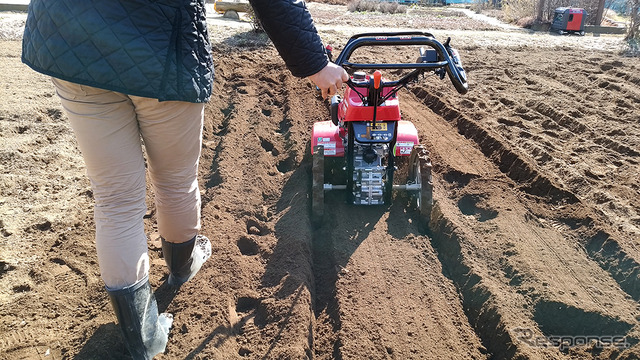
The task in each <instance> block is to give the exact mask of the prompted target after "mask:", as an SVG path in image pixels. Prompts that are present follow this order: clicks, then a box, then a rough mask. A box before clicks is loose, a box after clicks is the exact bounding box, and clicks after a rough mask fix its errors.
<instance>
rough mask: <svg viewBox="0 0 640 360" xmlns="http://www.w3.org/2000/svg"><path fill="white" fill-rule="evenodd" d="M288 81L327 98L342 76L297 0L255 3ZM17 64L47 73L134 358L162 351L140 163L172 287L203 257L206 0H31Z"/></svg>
mask: <svg viewBox="0 0 640 360" xmlns="http://www.w3.org/2000/svg"><path fill="white" fill-rule="evenodd" d="M252 5H253V6H254V8H255V12H256V14H257V15H258V17H259V18H260V19H261V22H262V24H263V26H264V28H265V30H266V32H267V34H268V35H269V36H270V37H271V39H272V41H273V43H274V45H275V46H276V48H277V50H278V52H279V54H280V55H281V57H282V58H283V60H284V61H285V64H286V65H287V67H288V69H289V70H290V71H291V73H292V74H293V75H295V76H298V77H308V78H309V79H310V80H311V81H313V82H314V83H315V84H316V85H317V86H318V87H319V88H320V89H321V90H322V94H323V96H324V97H325V98H326V97H327V96H329V95H332V94H335V93H336V92H337V89H339V88H340V87H341V86H342V82H343V81H346V80H347V79H348V75H347V73H346V72H345V71H344V70H343V69H342V68H340V67H338V66H336V65H335V64H333V63H331V62H329V61H328V59H327V56H326V55H325V51H324V47H323V46H322V42H321V40H320V38H319V36H318V34H317V32H316V29H315V27H314V25H313V22H312V19H311V16H310V14H309V12H308V11H307V9H306V6H305V4H304V2H302V1H298V0H270V1H266V0H252ZM22 50H23V51H22V60H23V62H24V63H25V64H27V65H28V66H30V67H31V68H33V69H34V70H36V71H38V72H41V73H43V74H47V75H50V76H51V77H52V81H53V84H54V86H55V88H56V92H57V94H58V96H59V98H60V101H61V103H62V106H63V108H64V109H65V112H66V114H67V116H68V118H69V121H70V124H71V127H72V129H73V131H74V133H75V135H76V138H77V140H78V145H79V148H80V150H81V152H82V155H83V158H84V160H85V164H86V167H87V175H88V176H89V179H90V181H91V186H92V189H93V195H94V198H95V207H94V219H95V223H96V249H97V253H98V263H99V266H100V273H101V277H102V279H103V281H104V282H105V287H106V290H107V293H108V294H109V297H110V300H111V303H112V306H113V308H114V311H115V313H116V317H117V319H118V323H119V325H120V328H121V330H122V333H123V336H124V340H125V345H126V347H127V349H128V350H129V352H130V353H131V355H132V356H133V357H134V358H135V359H150V358H153V357H154V356H155V355H156V354H158V353H160V352H164V350H165V347H166V343H167V338H168V333H169V330H170V327H171V324H172V317H171V315H170V314H159V313H158V308H157V304H156V300H155V297H154V294H153V291H152V289H151V287H150V284H149V277H148V276H149V257H148V253H147V239H146V235H145V233H144V226H143V220H142V219H143V216H144V215H145V213H146V205H145V197H146V194H145V190H146V185H145V171H146V170H145V160H144V158H143V152H142V147H141V138H142V140H143V141H144V146H145V150H146V153H147V161H148V169H149V175H150V179H151V182H152V184H153V186H154V192H155V202H156V211H157V221H158V229H159V232H160V235H161V239H162V252H163V257H164V259H165V262H166V264H167V266H168V268H169V277H168V279H167V282H168V283H169V285H171V286H173V287H175V288H177V287H179V286H180V285H182V284H183V283H185V282H186V281H188V280H190V279H191V278H193V276H194V275H195V274H196V273H197V272H198V271H199V269H200V268H201V266H202V265H203V264H204V262H205V261H206V260H207V259H208V258H209V257H210V255H211V243H210V241H209V240H208V239H207V238H206V237H205V236H203V235H202V234H199V229H200V191H199V188H198V182H197V169H198V159H199V156H200V149H201V144H202V124H203V114H204V103H205V102H206V101H208V100H209V98H210V96H211V90H212V83H213V78H214V69H213V61H212V55H211V47H210V44H209V39H208V34H207V26H206V12H205V0H82V1H79V0H31V3H30V6H29V12H28V17H27V23H26V26H25V32H24V38H23V49H22Z"/></svg>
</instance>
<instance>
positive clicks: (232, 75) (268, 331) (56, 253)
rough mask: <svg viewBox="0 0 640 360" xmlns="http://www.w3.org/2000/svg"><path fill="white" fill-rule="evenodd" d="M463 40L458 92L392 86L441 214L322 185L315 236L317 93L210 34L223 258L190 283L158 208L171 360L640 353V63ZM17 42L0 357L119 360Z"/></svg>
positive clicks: (270, 58) (157, 266)
mask: <svg viewBox="0 0 640 360" xmlns="http://www.w3.org/2000/svg"><path fill="white" fill-rule="evenodd" d="M495 33H496V36H505V37H509V34H507V33H499V32H495ZM465 34H466V35H465V36H464V37H463V38H465V39H461V41H460V42H459V43H460V44H463V47H462V49H461V53H462V57H463V61H464V64H465V66H466V69H467V72H468V74H469V78H470V85H471V91H470V92H469V93H468V94H467V95H465V96H459V95H458V94H457V93H456V92H455V90H453V88H452V86H451V85H450V84H449V83H448V82H447V81H440V80H438V79H437V78H436V77H429V78H427V79H426V80H425V81H423V82H421V83H419V84H416V85H415V86H413V87H412V88H411V91H403V92H402V93H400V98H401V110H402V115H403V118H404V119H405V120H410V121H412V122H414V124H416V127H417V128H418V131H419V134H420V138H421V142H422V143H423V144H425V146H426V147H427V148H428V149H429V151H430V152H431V157H432V159H433V162H434V170H435V181H434V182H435V197H436V200H437V206H436V208H435V210H434V214H433V218H432V221H431V223H430V224H429V226H428V227H427V226H426V224H423V223H421V222H420V221H419V218H418V216H417V214H416V213H415V211H413V210H412V209H411V207H410V206H408V203H409V201H408V199H407V197H406V196H404V195H402V194H398V195H396V196H395V199H394V202H393V204H392V205H391V206H388V207H355V206H349V205H346V204H345V203H344V197H343V194H341V193H340V192H335V193H334V192H330V193H328V195H327V200H326V201H327V210H328V214H327V216H326V221H325V223H324V225H323V226H321V227H320V228H318V229H314V228H313V227H312V226H311V223H310V219H309V188H310V163H311V162H310V154H309V136H310V133H311V126H312V124H313V122H316V121H322V120H325V119H327V116H328V109H327V106H326V104H325V103H323V102H322V101H321V100H320V99H319V98H318V94H317V92H316V91H315V89H314V88H313V87H312V86H311V85H310V83H308V82H307V81H305V80H300V79H296V78H294V77H292V76H291V75H290V74H289V73H288V72H287V71H286V70H285V67H284V65H283V64H282V62H281V60H280V59H279V58H278V56H277V54H276V52H275V50H274V49H273V48H271V47H266V48H257V47H246V46H244V47H243V46H230V45H228V44H230V43H233V44H239V43H242V44H247V43H255V42H252V41H253V40H252V41H248V42H247V41H245V40H246V39H247V38H248V37H251V36H252V35H247V34H241V35H238V36H239V38H235V39H233V41H229V42H222V43H219V44H216V45H215V49H214V50H215V52H216V54H218V56H217V59H218V60H216V79H217V82H216V85H215V89H214V96H213V98H212V100H211V102H210V103H209V104H207V107H206V115H205V129H204V143H203V155H202V159H201V162H200V175H201V179H200V180H201V185H202V192H203V193H202V199H203V229H202V231H203V233H204V234H206V235H207V236H208V237H209V238H210V239H212V240H213V256H212V258H211V259H210V260H209V261H208V262H207V263H206V264H205V266H204V267H203V269H202V272H201V273H200V274H199V275H198V277H196V278H195V279H194V280H193V281H191V282H189V283H187V284H186V285H185V286H183V288H181V290H180V292H178V293H174V292H172V291H171V290H169V289H168V288H167V287H166V285H165V284H164V282H165V280H166V275H167V272H166V269H165V267H164V265H163V263H164V260H163V259H162V258H161V251H160V246H159V241H158V235H157V230H156V228H155V225H154V223H155V219H154V217H155V213H154V211H153V205H152V202H151V201H150V202H149V209H150V210H149V212H148V215H147V216H146V220H145V222H146V223H145V226H146V230H147V232H148V234H149V238H150V242H149V249H150V256H151V258H152V269H151V283H152V286H153V288H154V289H156V295H157V298H158V303H159V307H160V309H161V310H163V311H164V310H166V311H168V312H171V313H173V314H174V316H175V321H174V327H173V329H172V331H171V334H170V336H171V340H170V342H169V345H168V348H167V352H166V354H164V355H160V356H158V358H166V359H174V358H189V359H193V358H223V359H228V358H229V359H231V358H250V359H258V358H260V359H265V358H266V359H272V358H291V359H300V358H319V359H341V358H367V359H387V358H393V359H412V358H413V359H423V358H434V359H442V358H468V359H481V358H496V359H507V358H516V357H517V358H532V359H538V358H558V359H565V358H566V359H569V358H598V359H611V358H621V359H632V358H637V357H638V356H640V350H639V345H637V343H638V340H639V338H640V333H639V327H638V319H639V318H640V310H639V309H638V306H637V302H638V301H640V291H638V289H639V288H640V287H639V286H638V280H639V273H640V266H639V265H638V259H640V253H639V252H638V249H639V248H640V244H639V243H638V239H640V230H639V228H640V215H639V213H640V209H639V205H638V201H637V199H638V195H639V194H640V189H639V188H638V186H639V185H638V182H637V179H638V178H639V176H640V173H639V171H640V165H639V164H638V161H639V154H640V138H639V136H640V129H639V126H640V123H639V122H638V115H637V114H638V113H640V90H639V89H640V87H639V85H640V78H639V77H638V74H639V73H640V69H639V67H640V66H639V65H638V62H637V61H636V60H634V59H628V58H622V57H619V56H617V55H615V54H614V53H612V52H603V51H597V50H592V49H590V50H583V49H579V48H569V47H562V46H561V47H555V48H553V47H550V45H549V44H548V43H545V44H541V45H540V46H537V45H535V46H534V45H532V46H521V45H520V46H511V47H506V48H499V47H487V46H479V45H477V44H478V43H481V42H482V41H484V40H486V37H485V35H483V37H475V35H474V34H475V33H471V32H470V33H465ZM331 36H336V35H335V34H332V35H331ZM344 36H345V35H344V34H339V35H338V36H336V37H339V38H342V37H344ZM518 36H521V35H518ZM461 37H462V36H461ZM555 38H556V37H552V36H549V37H547V38H545V39H552V40H553V39H555ZM239 40H242V41H239ZM560 40H561V41H562V42H566V41H569V40H567V39H566V38H564V39H560ZM596 40H597V39H594V40H593V42H589V44H595V41H596ZM545 41H546V40H545ZM604 41H608V39H604ZM338 50H339V49H338ZM19 54H20V43H19V42H16V41H3V42H0V57H1V58H2V62H1V63H0V64H1V65H0V66H2V70H3V74H5V75H4V79H5V82H4V83H3V84H4V86H3V87H2V88H0V93H1V94H2V95H3V96H2V97H3V98H4V99H5V101H4V102H3V103H2V104H0V136H2V139H3V142H2V144H1V145H0V156H1V158H2V164H3V167H2V173H1V174H0V183H1V184H2V186H1V188H0V214H1V216H2V217H1V222H0V236H1V238H2V242H1V243H0V251H1V252H0V358H9V359H22V358H26V359H35V358H43V357H47V356H51V357H52V358H77V359H93V358H111V359H126V358H128V355H127V354H126V350H125V348H124V346H123V344H122V342H121V340H120V337H119V336H120V335H119V330H118V328H117V326H116V324H115V317H114V316H113V314H112V310H111V308H110V304H109V301H108V299H107V296H106V294H105V292H104V291H103V285H102V282H101V280H100V278H99V273H98V267H97V264H96V256H95V248H94V243H93V223H92V220H91V218H92V213H91V212H92V210H91V206H92V193H91V191H90V188H89V184H88V181H87V180H86V179H85V177H84V174H83V173H84V168H83V165H82V161H81V158H80V156H79V153H78V151H77V149H76V148H75V141H74V140H73V135H72V133H71V131H70V129H69V127H68V125H67V122H66V120H65V115H64V114H63V113H62V111H61V107H60V105H59V103H58V102H57V99H56V97H55V96H54V93H53V89H52V86H51V84H50V83H49V80H48V79H47V78H46V77H45V76H41V75H39V74H36V73H34V72H33V71H30V70H29V69H28V68H26V67H25V66H24V65H22V64H20V60H19ZM366 56H370V59H374V58H378V57H379V56H382V55H380V54H379V53H376V52H373V53H372V54H369V55H365V57H366ZM388 56H390V57H393V56H397V57H399V59H404V56H405V55H403V54H401V53H396V54H394V55H388ZM412 56H413V55H412ZM388 75H389V76H394V75H396V74H394V73H389V74H388ZM149 193H150V195H152V193H153V189H151V188H150V189H149Z"/></svg>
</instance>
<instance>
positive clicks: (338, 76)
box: [309, 62, 349, 99]
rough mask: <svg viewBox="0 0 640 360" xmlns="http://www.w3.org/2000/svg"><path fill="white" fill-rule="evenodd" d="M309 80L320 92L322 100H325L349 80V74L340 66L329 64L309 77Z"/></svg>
mask: <svg viewBox="0 0 640 360" xmlns="http://www.w3.org/2000/svg"><path fill="white" fill-rule="evenodd" d="M309 80H311V81H313V83H314V84H316V86H317V87H318V88H320V90H322V98H323V99H326V98H327V97H329V96H333V95H335V94H337V93H338V89H341V88H342V83H343V82H345V81H347V80H349V74H347V72H346V71H345V70H344V69H343V68H342V66H338V65H336V64H334V63H332V62H329V63H328V64H327V66H325V67H324V68H323V69H322V70H320V71H318V72H317V73H315V74H313V75H311V76H309Z"/></svg>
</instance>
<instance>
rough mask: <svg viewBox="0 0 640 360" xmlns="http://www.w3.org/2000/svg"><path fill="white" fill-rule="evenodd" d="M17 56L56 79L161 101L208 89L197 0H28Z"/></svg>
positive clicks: (199, 98) (208, 63)
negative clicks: (20, 49)
mask: <svg viewBox="0 0 640 360" xmlns="http://www.w3.org/2000/svg"><path fill="white" fill-rule="evenodd" d="M22 61H23V62H24V63H26V64H27V65H29V66H30V67H31V68H33V69H34V70H36V71H38V72H41V73H44V74H47V75H51V76H53V77H57V78H60V79H63V80H67V81H71V82H75V83H79V84H83V85H89V86H94V87H98V88H103V89H108V90H113V91H118V92H123V93H126V94H130V95H136V96H144V97H150V98H156V99H159V100H161V101H166V100H180V101H188V102H204V101H207V100H208V99H209V97H210V96H211V87H212V82H213V61H212V58H211V46H210V45H209V39H208V36H207V27H206V22H205V11H204V0H193V1H189V0H31V3H30V6H29V13H28V17H27V23H26V26H25V32H24V38H23V44H22Z"/></svg>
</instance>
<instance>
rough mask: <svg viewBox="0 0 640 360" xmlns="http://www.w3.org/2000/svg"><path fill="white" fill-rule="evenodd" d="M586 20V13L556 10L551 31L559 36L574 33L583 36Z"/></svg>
mask: <svg viewBox="0 0 640 360" xmlns="http://www.w3.org/2000/svg"><path fill="white" fill-rule="evenodd" d="M586 20H587V12H586V11H585V10H584V9H578V8H565V7H561V8H557V9H556V12H555V16H554V17H553V23H551V31H555V32H557V33H558V34H560V35H564V34H569V33H575V34H578V35H580V36H584V25H585V22H586Z"/></svg>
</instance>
